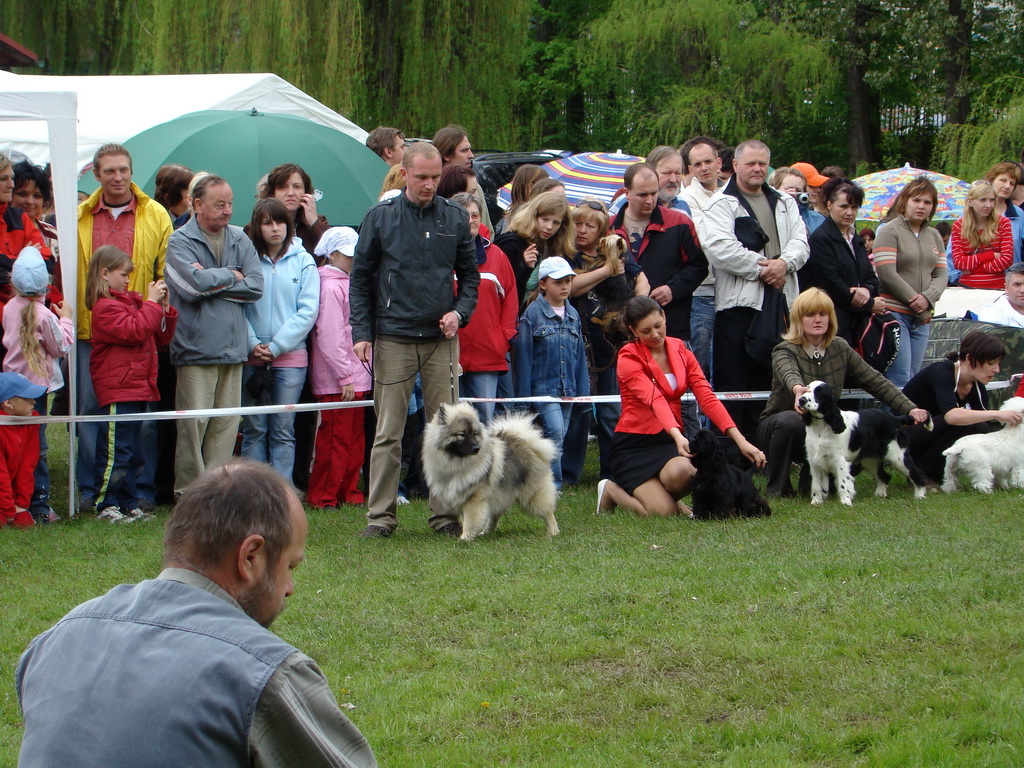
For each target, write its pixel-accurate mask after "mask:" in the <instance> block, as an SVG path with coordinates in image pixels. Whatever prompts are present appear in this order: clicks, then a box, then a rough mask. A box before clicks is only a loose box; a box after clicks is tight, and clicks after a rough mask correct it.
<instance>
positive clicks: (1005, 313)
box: [978, 262, 1024, 328]
mask: <svg viewBox="0 0 1024 768" xmlns="http://www.w3.org/2000/svg"><path fill="white" fill-rule="evenodd" d="M978 319H979V320H981V321H982V322H984V323H995V324H996V325H1010V326H1013V327H1014V328H1024V264H1022V263H1020V262H1018V263H1016V264H1011V265H1010V266H1009V267H1007V269H1006V293H1004V294H1003V295H1002V296H1000V297H999V298H998V299H996V300H995V301H994V302H992V303H991V304H986V305H985V306H984V307H982V308H981V309H979V310H978Z"/></svg>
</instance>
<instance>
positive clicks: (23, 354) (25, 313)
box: [3, 246, 75, 523]
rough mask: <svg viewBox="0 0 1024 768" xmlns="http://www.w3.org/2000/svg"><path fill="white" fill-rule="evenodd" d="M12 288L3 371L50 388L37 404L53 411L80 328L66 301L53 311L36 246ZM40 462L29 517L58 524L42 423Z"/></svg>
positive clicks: (20, 262)
mask: <svg viewBox="0 0 1024 768" xmlns="http://www.w3.org/2000/svg"><path fill="white" fill-rule="evenodd" d="M11 287H13V288H14V293H15V296H14V297H13V298H12V299H11V300H10V301H8V302H7V304H6V305H4V308H3V327H4V336H3V342H4V348H5V349H6V350H7V354H6V356H5V357H4V364H3V369H4V370H5V371H13V372H14V373H20V374H21V375H22V376H24V377H25V378H26V379H28V380H29V381H31V382H32V383H33V384H40V385H42V386H43V387H45V388H46V391H45V392H44V393H43V395H42V397H40V398H39V400H37V401H36V406H35V407H36V410H37V411H38V412H39V413H42V414H45V413H46V412H47V397H48V393H50V392H56V391H57V390H58V389H61V388H62V387H63V386H64V376H63V374H61V370H60V360H61V358H63V357H64V356H65V355H67V353H68V351H69V350H71V349H73V348H74V346H75V326H74V324H73V323H72V322H71V316H72V314H73V311H72V309H71V305H70V304H69V303H68V302H66V301H62V302H60V303H59V304H54V305H53V306H52V308H50V309H47V307H46V304H45V303H44V301H45V299H46V296H47V293H48V291H49V289H50V274H49V272H47V270H46V264H45V262H44V261H43V257H42V255H41V254H40V253H39V251H38V250H36V249H35V248H33V247H32V246H27V247H25V248H24V249H23V250H22V251H21V253H19V254H18V258H17V259H16V260H15V262H14V267H13V268H12V269H11ZM37 428H38V430H39V462H38V463H37V464H36V468H35V487H34V489H33V491H32V501H31V503H30V504H29V512H31V513H32V517H33V518H35V520H36V522H38V523H51V522H53V521H54V520H56V519H57V515H56V513H55V512H54V511H53V509H52V508H51V507H50V469H49V466H48V465H47V463H46V425H45V424H40V425H39V426H38V427H37Z"/></svg>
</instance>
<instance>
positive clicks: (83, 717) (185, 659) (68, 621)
mask: <svg viewBox="0 0 1024 768" xmlns="http://www.w3.org/2000/svg"><path fill="white" fill-rule="evenodd" d="M307 529H308V524H307V521H306V514H305V512H304V511H303V509H302V504H301V503H300V502H299V499H298V497H297V496H296V495H295V491H294V490H293V489H292V488H291V486H290V485H289V484H288V483H287V482H286V481H285V480H284V478H282V477H281V476H280V475H279V474H278V473H277V472H275V471H274V470H273V469H271V468H270V467H269V466H266V465H264V464H256V463H252V462H247V461H244V460H243V461H238V462H235V463H232V464H228V465H226V466H221V467H218V468H217V469H214V470H211V471H209V472H207V473H206V474H205V475H203V476H202V477H200V478H199V479H197V480H196V481H195V482H194V483H192V485H191V486H190V487H189V488H188V490H186V491H185V492H184V493H183V494H182V495H181V498H180V499H179V501H178V504H177V506H176V507H175V508H174V511H173V512H172V513H171V518H170V521H169V522H168V524H167V530H166V531H165V533H164V557H163V560H164V569H163V571H161V573H160V575H159V576H158V577H157V578H155V579H150V580H148V581H143V582H141V583H139V584H122V585H121V586H118V587H114V589H112V590H111V591H110V592H108V593H107V594H106V595H103V596H102V597H98V598H95V599H94V600H90V601H89V602H86V603H83V604H82V605H80V606H78V607H77V608H75V609H74V610H72V611H71V612H70V613H69V614H67V616H65V617H64V618H63V619H61V620H60V621H59V622H58V623H57V624H56V625H55V626H53V627H52V628H50V629H49V630H47V631H46V632H44V633H43V634H41V635H39V636H38V637H37V638H36V639H35V640H33V641H32V643H31V645H29V647H28V650H27V651H25V653H24V655H23V656H22V657H21V661H20V663H19V664H18V669H17V672H16V676H15V684H16V686H17V691H18V700H19V702H20V704H21V710H22V713H23V715H24V719H25V735H24V737H23V739H22V744H21V757H20V761H19V765H21V766H22V768H34V767H35V766H40V767H42V766H58V765H109V766H116V765H139V766H150V767H151V768H157V767H158V766H167V768H170V767H171V766H183V765H190V766H200V765H211V766H212V765H216V766H268V767H269V766H303V768H310V767H314V768H315V767H316V766H322V767H323V768H328V766H330V767H331V768H373V767H374V766H376V765H377V761H376V759H375V758H374V756H373V751H372V750H371V749H370V745H369V744H368V743H367V742H366V739H365V738H363V735H362V734H361V733H360V732H359V730H358V729H357V728H356V726H355V725H353V724H352V722H351V721H350V720H349V719H348V718H347V717H345V715H343V714H342V713H341V711H340V710H339V709H338V705H337V702H336V701H335V699H334V696H333V694H332V693H331V690H330V688H329V687H328V685H327V680H326V679H325V678H324V675H323V673H322V672H321V671H320V669H319V667H317V665H316V663H315V662H314V661H313V660H312V659H311V658H309V657H308V656H306V655H305V654H303V653H301V652H300V651H299V650H298V649H297V648H295V647H294V646H292V645H290V644H288V643H286V642H285V641H284V640H282V639H281V638H279V637H278V636H277V635H275V634H274V633H272V632H271V631H270V630H269V627H270V624H271V622H273V620H274V618H275V617H276V616H278V615H279V614H280V613H281V611H282V610H284V602H285V599H286V598H288V597H289V596H290V595H291V594H292V592H293V591H294V584H293V582H292V571H293V570H294V569H295V568H296V567H297V566H298V565H299V564H300V563H301V562H302V560H303V558H304V556H305V547H306V533H307ZM58 723H59V727H56V726H55V724H58Z"/></svg>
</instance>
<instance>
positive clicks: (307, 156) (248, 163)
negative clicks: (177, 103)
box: [82, 109, 388, 226]
mask: <svg viewBox="0 0 1024 768" xmlns="http://www.w3.org/2000/svg"><path fill="white" fill-rule="evenodd" d="M124 145H125V147H127V148H128V151H129V152H131V154H132V166H133V174H132V181H134V182H135V183H136V184H138V185H139V186H140V187H141V188H142V189H143V191H145V192H146V193H147V194H153V190H154V188H155V186H156V172H157V171H158V170H159V169H160V166H162V165H166V164H167V163H177V164H179V165H184V166H186V167H188V168H191V169H192V170H193V171H209V172H210V173H214V174H217V175H218V176H223V177H224V178H225V179H227V180H228V183H229V184H231V189H232V191H233V192H234V194H235V210H234V216H233V217H232V219H231V223H232V224H237V225H239V226H242V225H244V224H247V223H248V222H249V217H250V215H251V213H252V205H253V203H255V194H256V182H258V181H259V180H260V178H262V177H263V175H264V174H266V173H267V171H269V170H270V169H271V168H273V167H274V166H275V165H280V164H281V163H295V164H296V165H300V166H302V168H304V169H305V171H306V172H307V173H308V174H309V175H310V176H311V177H312V179H313V186H314V187H315V188H316V189H317V190H320V191H321V192H322V193H323V197H322V198H321V199H320V200H318V201H317V204H316V208H317V212H318V213H321V214H323V215H324V216H326V217H327V220H328V221H329V222H330V223H331V224H333V225H347V226H355V225H358V224H359V223H360V222H361V221H362V220H363V214H364V213H366V211H367V209H368V208H369V207H370V206H372V205H373V204H374V203H376V202H377V197H378V195H379V194H380V186H381V182H383V181H384V176H385V174H386V173H387V171H388V166H387V164H386V163H385V162H384V161H383V160H381V159H380V157H378V156H377V154H376V153H375V152H373V151H372V150H370V149H368V148H367V147H366V146H365V145H364V144H362V143H361V142H359V141H358V140H356V139H354V138H352V137H351V136H348V135H347V134H344V133H342V132H341V131H339V130H336V129H334V128H328V127H327V126H325V125H320V124H319V123H314V122H313V121H312V120H307V119H306V118H304V117H296V116H294V115H274V114H269V113H263V112H257V111H256V110H255V109H254V110H251V111H248V112H232V111H224V110H206V111H203V112H192V113H190V114H187V115H182V116H181V117H177V118H175V119H174V120H170V121H168V122H166V123H161V124H160V125H156V126H153V127H152V128H149V129H147V130H145V131H143V132H142V133H139V134H136V135H135V136H133V137H132V138H130V139H128V140H127V141H126V142H124ZM86 179H88V180H91V181H92V188H93V189H95V188H96V183H95V179H94V177H93V176H92V174H91V173H90V174H87V175H86V176H84V177H83V178H82V181H83V182H85V181H86Z"/></svg>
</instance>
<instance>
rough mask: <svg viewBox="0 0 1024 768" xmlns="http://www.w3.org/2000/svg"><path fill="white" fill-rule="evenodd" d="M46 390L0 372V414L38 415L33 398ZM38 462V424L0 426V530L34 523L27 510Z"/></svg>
mask: <svg viewBox="0 0 1024 768" xmlns="http://www.w3.org/2000/svg"><path fill="white" fill-rule="evenodd" d="M44 394H46V387H44V386H42V385H40V384H33V383H32V382H31V381H29V380H28V379H26V378H25V377H24V376H22V375H21V374H20V373H0V413H2V414H3V415H4V416H37V415H38V414H37V413H36V412H35V410H34V406H35V402H36V398H38V397H42V396H43V395H44ZM38 462H39V425H38V424H0V528H3V527H5V526H7V525H13V526H14V527H15V528H28V527H29V526H32V525H34V524H35V521H34V520H33V519H32V513H31V512H29V511H28V505H29V502H30V501H31V500H32V490H33V489H34V488H35V471H36V464H37V463H38Z"/></svg>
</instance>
